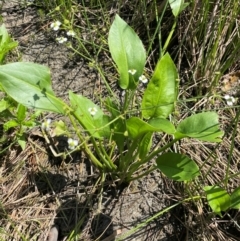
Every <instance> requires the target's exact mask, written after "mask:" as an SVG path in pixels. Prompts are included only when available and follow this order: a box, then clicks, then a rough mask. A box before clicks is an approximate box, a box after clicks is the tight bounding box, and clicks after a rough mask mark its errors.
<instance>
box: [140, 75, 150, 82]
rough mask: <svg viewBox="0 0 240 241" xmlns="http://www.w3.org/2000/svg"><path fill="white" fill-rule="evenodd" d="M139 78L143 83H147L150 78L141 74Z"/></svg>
mask: <svg viewBox="0 0 240 241" xmlns="http://www.w3.org/2000/svg"><path fill="white" fill-rule="evenodd" d="M139 80H140V81H141V82H142V83H143V84H146V83H147V82H148V79H147V78H146V77H145V75H141V76H140V77H139Z"/></svg>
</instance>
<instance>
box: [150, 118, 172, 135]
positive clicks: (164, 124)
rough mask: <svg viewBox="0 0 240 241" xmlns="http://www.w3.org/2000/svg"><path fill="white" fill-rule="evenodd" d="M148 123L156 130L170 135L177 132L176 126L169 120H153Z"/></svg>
mask: <svg viewBox="0 0 240 241" xmlns="http://www.w3.org/2000/svg"><path fill="white" fill-rule="evenodd" d="M148 123H149V124H150V125H151V126H154V127H155V128H158V129H160V130H162V131H163V132H165V133H167V134H170V135H171V134H174V133H175V132H176V129H175V127H174V125H173V124H172V123H171V122H170V121H169V120H166V119H163V118H155V119H151V120H150V121H149V122H148Z"/></svg>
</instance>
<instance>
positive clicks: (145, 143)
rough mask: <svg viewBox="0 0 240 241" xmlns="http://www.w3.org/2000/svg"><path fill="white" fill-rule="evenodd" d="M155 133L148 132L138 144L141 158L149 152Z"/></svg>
mask: <svg viewBox="0 0 240 241" xmlns="http://www.w3.org/2000/svg"><path fill="white" fill-rule="evenodd" d="M152 137H153V133H151V132H148V133H146V134H145V135H144V136H143V137H142V140H141V141H140V143H139V146H138V153H139V159H140V160H142V159H143V158H145V157H146V155H147V154H148V152H149V150H150V148H151V146H152Z"/></svg>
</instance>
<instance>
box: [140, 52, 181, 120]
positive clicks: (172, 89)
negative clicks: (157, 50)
mask: <svg viewBox="0 0 240 241" xmlns="http://www.w3.org/2000/svg"><path fill="white" fill-rule="evenodd" d="M177 78H178V74H177V69H176V67H175V65H174V63H173V61H172V59H171V57H170V55H169V54H165V55H164V56H163V57H162V58H161V59H160V60H159V61H158V63H157V66H156V68H155V71H154V73H153V76H152V78H151V80H150V82H149V83H148V86H147V89H146V90H145V92H144V96H143V100H142V108H141V109H142V115H143V117H144V118H145V119H150V118H159V117H160V118H167V117H168V115H169V114H171V112H172V111H173V108H174V103H175V101H176V99H177V89H178V84H177Z"/></svg>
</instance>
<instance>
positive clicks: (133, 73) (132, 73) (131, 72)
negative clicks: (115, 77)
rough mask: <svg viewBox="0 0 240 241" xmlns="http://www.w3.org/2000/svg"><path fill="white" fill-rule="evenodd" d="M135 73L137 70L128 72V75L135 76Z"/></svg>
mask: <svg viewBox="0 0 240 241" xmlns="http://www.w3.org/2000/svg"><path fill="white" fill-rule="evenodd" d="M136 72H137V70H135V69H130V70H128V73H129V74H131V75H135V73H136Z"/></svg>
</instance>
